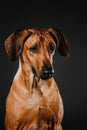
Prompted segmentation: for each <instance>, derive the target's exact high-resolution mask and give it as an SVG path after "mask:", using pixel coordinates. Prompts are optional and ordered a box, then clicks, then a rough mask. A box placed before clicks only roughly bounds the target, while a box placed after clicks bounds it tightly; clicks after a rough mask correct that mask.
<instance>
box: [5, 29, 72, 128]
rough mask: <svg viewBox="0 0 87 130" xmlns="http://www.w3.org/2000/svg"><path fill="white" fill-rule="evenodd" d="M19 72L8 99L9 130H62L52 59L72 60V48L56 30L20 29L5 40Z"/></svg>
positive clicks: (7, 116) (8, 51)
mask: <svg viewBox="0 0 87 130" xmlns="http://www.w3.org/2000/svg"><path fill="white" fill-rule="evenodd" d="M5 49H6V52H7V54H8V56H9V58H10V59H11V60H12V61H15V60H17V59H19V67H18V71H17V73H16V75H15V77H14V80H13V82H12V86H11V89H10V92H9V94H8V96H7V98H6V114H5V129H6V130H62V125H61V124H62V120H63V117H64V106H63V101H62V98H61V95H60V91H59V89H58V86H57V84H56V82H55V80H54V78H53V74H54V68H53V56H54V54H55V50H56V49H57V50H58V52H59V54H60V55H62V56H64V57H69V54H70V51H69V45H68V43H67V39H66V37H65V35H64V34H63V32H62V31H60V30H57V29H55V28H31V29H20V30H17V31H15V32H14V33H12V34H11V35H10V36H8V38H7V39H6V40H5Z"/></svg>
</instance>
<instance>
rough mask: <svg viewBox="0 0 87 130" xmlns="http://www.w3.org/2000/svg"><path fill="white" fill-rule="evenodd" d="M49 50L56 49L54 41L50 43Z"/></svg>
mask: <svg viewBox="0 0 87 130" xmlns="http://www.w3.org/2000/svg"><path fill="white" fill-rule="evenodd" d="M49 51H50V52H51V53H53V52H54V51H55V45H53V44H52V43H50V45H49Z"/></svg>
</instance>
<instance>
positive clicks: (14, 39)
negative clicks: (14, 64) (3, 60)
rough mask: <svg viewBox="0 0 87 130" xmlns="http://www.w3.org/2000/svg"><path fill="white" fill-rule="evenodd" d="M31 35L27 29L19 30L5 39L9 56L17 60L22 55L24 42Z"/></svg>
mask: <svg viewBox="0 0 87 130" xmlns="http://www.w3.org/2000/svg"><path fill="white" fill-rule="evenodd" d="M30 35H31V33H30V32H29V31H28V30H27V29H24V30H23V29H22V30H17V31H15V32H14V33H12V34H11V35H10V36H9V37H8V38H7V39H6V41H5V48H6V52H7V54H8V56H9V58H10V59H11V60H12V61H15V60H16V59H17V58H18V56H19V55H20V53H21V51H22V48H23V43H24V42H25V41H26V39H27V38H28V37H29V36H30Z"/></svg>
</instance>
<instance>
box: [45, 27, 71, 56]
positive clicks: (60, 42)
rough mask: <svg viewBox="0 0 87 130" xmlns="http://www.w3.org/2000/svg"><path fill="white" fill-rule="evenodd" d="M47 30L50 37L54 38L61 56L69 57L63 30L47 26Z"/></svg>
mask: <svg viewBox="0 0 87 130" xmlns="http://www.w3.org/2000/svg"><path fill="white" fill-rule="evenodd" d="M48 31H49V33H50V35H51V36H52V38H53V39H54V41H55V43H56V45H57V48H58V51H59V53H60V54H61V55H62V56H65V57H69V55H70V49H69V45H68V43H67V39H66V37H65V36H64V34H63V32H61V31H60V30H57V29H55V28H49V29H48Z"/></svg>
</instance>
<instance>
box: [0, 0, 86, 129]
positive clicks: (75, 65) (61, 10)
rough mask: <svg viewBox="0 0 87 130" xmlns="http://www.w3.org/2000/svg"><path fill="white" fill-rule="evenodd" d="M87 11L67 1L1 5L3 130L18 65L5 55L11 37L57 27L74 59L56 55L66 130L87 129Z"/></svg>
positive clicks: (0, 104) (0, 111) (0, 108)
mask: <svg viewBox="0 0 87 130" xmlns="http://www.w3.org/2000/svg"><path fill="white" fill-rule="evenodd" d="M86 12H87V9H86V3H84V1H82V2H78V3H76V2H72V1H70V2H67V3H66V2H64V1H61V2H60V1H57V2H55V1H53V2H51V0H50V1H48V0H46V1H39V2H38V1H22V0H21V1H11V2H9V1H2V3H0V130H4V116H5V101H6V97H7V94H8V92H9V89H10V86H11V83H12V79H13V77H14V75H15V73H16V70H17V67H18V61H16V62H14V63H13V62H11V61H10V60H9V58H8V56H7V54H6V52H5V48H4V41H5V39H6V38H7V36H8V35H9V34H10V33H12V32H14V31H15V30H16V29H20V28H32V27H56V28H59V29H61V30H62V31H63V32H64V33H65V35H66V37H67V39H68V42H69V45H70V50H71V55H70V58H69V59H64V58H63V57H62V56H60V55H59V54H58V52H56V54H55V57H54V66H55V75H54V77H55V80H56V82H57V83H58V85H59V89H60V92H61V95H62V98H63V102H64V108H65V116H64V120H63V123H62V125H63V129H64V130H77V129H81V130H84V129H85V130H86V129H87V122H86V121H87V119H86V117H87V13H86Z"/></svg>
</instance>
